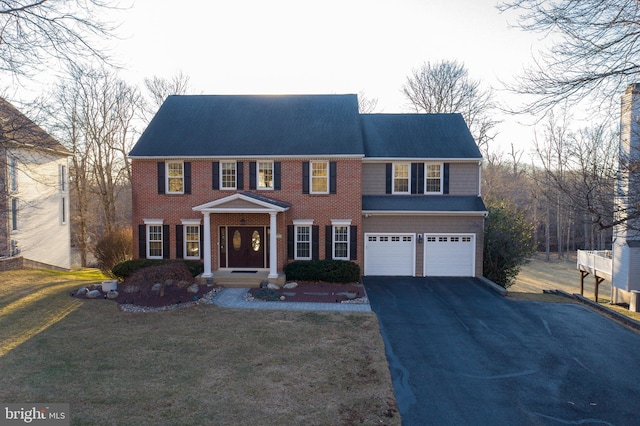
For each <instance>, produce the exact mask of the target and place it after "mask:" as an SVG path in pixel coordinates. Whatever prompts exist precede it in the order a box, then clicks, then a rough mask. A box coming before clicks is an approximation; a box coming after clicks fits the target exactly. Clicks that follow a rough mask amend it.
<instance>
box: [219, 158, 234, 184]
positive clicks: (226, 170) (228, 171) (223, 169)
mask: <svg viewBox="0 0 640 426" xmlns="http://www.w3.org/2000/svg"><path fill="white" fill-rule="evenodd" d="M236 187H237V183H236V162H235V161H221V162H220V189H236Z"/></svg>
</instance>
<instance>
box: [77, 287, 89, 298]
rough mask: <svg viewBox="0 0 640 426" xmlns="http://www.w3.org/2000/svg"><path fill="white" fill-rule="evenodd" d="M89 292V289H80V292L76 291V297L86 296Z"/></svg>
mask: <svg viewBox="0 0 640 426" xmlns="http://www.w3.org/2000/svg"><path fill="white" fill-rule="evenodd" d="M88 292H89V289H88V288H86V287H80V288H79V289H78V291H76V296H85V295H86V294H87V293H88Z"/></svg>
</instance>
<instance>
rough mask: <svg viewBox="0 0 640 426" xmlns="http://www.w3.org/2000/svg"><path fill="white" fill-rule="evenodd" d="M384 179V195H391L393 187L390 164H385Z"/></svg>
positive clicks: (391, 166) (391, 165)
mask: <svg viewBox="0 0 640 426" xmlns="http://www.w3.org/2000/svg"><path fill="white" fill-rule="evenodd" d="M385 179H386V184H387V186H386V193H387V194H391V188H392V187H393V164H392V163H387V164H386V174H385Z"/></svg>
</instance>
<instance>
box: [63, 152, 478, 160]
mask: <svg viewBox="0 0 640 426" xmlns="http://www.w3.org/2000/svg"><path fill="white" fill-rule="evenodd" d="M66 156H67V157H71V155H66ZM127 158H129V159H131V160H160V159H165V160H172V159H174V160H227V159H238V160H252V159H256V160H258V159H273V160H274V161H275V160H277V159H279V158H281V159H291V160H301V159H304V160H309V161H311V160H310V159H311V158H318V159H320V158H331V159H340V158H344V159H358V158H361V159H362V158H365V157H364V154H312V153H310V154H300V155H174V156H168V155H162V156H157V155H129V156H127ZM467 160H469V159H468V158H467ZM474 161H478V160H477V159H475V160H474Z"/></svg>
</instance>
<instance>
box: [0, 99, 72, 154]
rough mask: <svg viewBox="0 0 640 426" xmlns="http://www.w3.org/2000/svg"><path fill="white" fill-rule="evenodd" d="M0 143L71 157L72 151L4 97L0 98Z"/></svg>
mask: <svg viewBox="0 0 640 426" xmlns="http://www.w3.org/2000/svg"><path fill="white" fill-rule="evenodd" d="M0 141H1V142H9V143H14V144H17V145H20V146H23V147H25V148H30V149H46V150H49V151H53V152H57V153H59V154H61V155H65V156H66V155H71V151H69V150H68V149H67V148H65V147H64V146H63V145H62V144H61V143H60V142H58V141H57V140H55V139H54V138H53V137H52V136H51V135H50V134H49V133H47V132H46V131H44V130H43V129H42V128H41V127H40V126H38V125H37V124H35V123H34V122H33V121H31V120H30V119H29V118H27V117H26V116H25V115H24V114H22V113H21V112H20V111H18V109H17V108H16V107H14V106H13V105H11V104H10V103H9V102H7V101H6V100H5V99H4V98H2V97H0Z"/></svg>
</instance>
